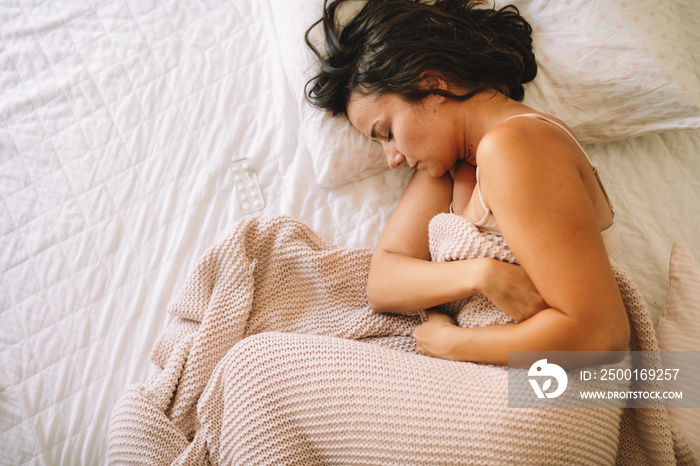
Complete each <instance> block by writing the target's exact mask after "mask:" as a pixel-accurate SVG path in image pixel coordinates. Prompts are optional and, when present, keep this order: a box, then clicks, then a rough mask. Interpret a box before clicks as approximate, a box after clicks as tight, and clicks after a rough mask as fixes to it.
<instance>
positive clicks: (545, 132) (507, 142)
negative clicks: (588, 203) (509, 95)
mask: <svg viewBox="0 0 700 466" xmlns="http://www.w3.org/2000/svg"><path fill="white" fill-rule="evenodd" d="M560 123H561V122H560ZM561 124H563V123H561ZM579 152H580V149H579V147H578V145H577V144H576V142H575V141H574V140H573V139H572V138H571V136H569V135H568V134H567V133H566V132H565V131H563V130H562V129H561V128H559V127H557V126H556V125H554V124H552V123H551V122H548V121H546V120H542V119H539V118H513V119H511V120H508V121H506V122H504V123H502V124H500V125H498V126H496V127H495V128H493V129H491V130H490V131H489V132H488V133H486V135H484V137H483V139H482V140H481V142H480V143H479V147H478V151H477V161H478V164H479V166H480V167H482V168H481V170H482V171H483V170H484V169H486V168H487V167H488V168H491V167H494V168H496V169H499V168H503V167H504V166H508V165H512V164H513V163H515V164H516V165H520V164H523V165H530V164H532V163H533V162H537V164H550V163H552V164H555V165H560V164H564V165H577V163H578V160H579V155H578V154H579ZM537 166H538V165H535V166H534V167H535V168H536V167H537Z"/></svg>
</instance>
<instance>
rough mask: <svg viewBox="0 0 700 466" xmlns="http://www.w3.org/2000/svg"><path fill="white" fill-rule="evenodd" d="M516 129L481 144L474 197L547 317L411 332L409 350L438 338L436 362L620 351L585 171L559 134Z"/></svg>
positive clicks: (618, 311)
mask: <svg viewBox="0 0 700 466" xmlns="http://www.w3.org/2000/svg"><path fill="white" fill-rule="evenodd" d="M518 125H524V126H526V127H525V128H523V127H520V128H518V127H515V126H514V125H511V124H509V125H501V126H499V127H497V128H496V129H494V130H492V132H490V133H489V134H488V135H487V136H486V137H485V138H484V140H482V142H481V144H480V146H479V153H478V157H479V164H480V167H481V170H480V175H481V180H480V181H481V189H482V193H483V195H484V197H485V198H486V200H487V202H488V204H489V205H490V207H491V209H492V211H493V214H494V216H495V217H496V219H497V220H498V224H499V227H500V228H501V231H502V233H503V236H504V238H505V239H506V241H507V242H508V244H509V246H510V248H511V249H512V251H513V253H514V254H515V256H516V257H517V258H518V260H519V262H520V264H521V265H522V267H523V269H524V270H525V272H526V273H527V275H528V276H529V277H530V279H531V280H532V282H533V283H534V285H535V287H536V288H537V290H538V291H539V293H540V294H541V295H542V298H543V299H544V300H545V301H546V302H547V303H548V306H549V308H548V309H545V310H544V311H541V312H539V313H537V314H535V315H534V316H532V317H531V318H530V319H528V320H526V321H524V322H522V323H519V324H508V325H500V326H490V327H483V328H478V329H458V328H457V327H455V326H450V325H449V322H447V320H446V319H444V318H438V320H435V319H433V322H432V324H433V325H428V326H425V327H423V328H422V329H420V328H419V329H417V330H416V332H417V333H416V339H417V340H418V343H419V346H421V341H420V340H421V339H422V340H423V345H422V346H423V347H424V348H427V347H428V346H429V345H430V344H432V343H430V342H429V341H428V340H430V341H431V342H436V341H438V340H439V339H440V336H438V334H440V335H442V338H443V343H444V346H442V349H441V351H444V352H445V353H444V354H443V355H442V356H441V357H450V358H457V359H460V360H470V361H476V362H490V363H498V364H505V363H506V362H507V356H508V351H528V350H562V351H564V350H568V351H577V350H580V351H585V350H598V351H606V350H624V349H627V346H628V341H629V322H628V320H627V314H626V311H625V308H624V305H623V302H622V298H621V296H620V292H619V289H618V286H617V282H616V280H615V277H614V274H613V272H612V268H611V266H610V262H609V259H608V257H607V253H606V251H605V245H604V243H603V240H602V237H601V235H600V227H599V225H598V222H597V219H596V216H595V214H594V209H593V204H592V202H591V199H590V196H589V192H588V191H587V189H586V186H585V183H584V181H583V178H582V170H584V169H590V167H588V166H587V164H586V166H585V167H584V166H583V165H582V164H581V163H579V162H580V160H581V159H580V154H579V153H578V147H577V146H576V145H575V144H574V143H573V141H571V140H570V138H569V137H568V136H567V135H566V134H564V133H562V132H561V131H560V130H558V129H556V128H554V127H551V128H550V127H549V126H548V125H543V124H540V123H538V122H537V121H532V120H529V119H520V121H519V122H518ZM533 141H536V142H537V143H536V144H533V143H532V142H533ZM429 332H430V333H431V336H430V337H429V338H428V337H426V335H427V333H429ZM450 342H451V343H450ZM438 346H439V345H438ZM430 351H431V350H430V349H427V350H426V352H428V353H429V352H430Z"/></svg>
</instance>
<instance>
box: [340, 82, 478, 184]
mask: <svg viewBox="0 0 700 466" xmlns="http://www.w3.org/2000/svg"><path fill="white" fill-rule="evenodd" d="M445 102H448V101H446V100H445V98H444V97H441V96H437V95H430V96H428V97H426V98H425V99H424V100H423V101H422V102H419V103H410V102H406V101H405V100H404V99H403V98H402V97H401V96H399V95H398V94H385V95H383V96H381V97H379V98H377V97H376V96H373V95H365V94H360V93H355V94H353V95H352V96H351V97H350V100H349V101H348V105H347V113H348V118H349V119H350V122H351V123H352V125H353V126H354V127H355V128H357V129H358V130H359V131H360V132H361V133H362V134H364V135H365V136H367V137H369V138H371V139H374V140H376V141H379V142H380V143H381V144H382V147H383V148H384V154H385V155H386V160H387V162H388V164H389V166H390V167H391V168H398V167H399V166H400V165H402V164H404V163H405V164H407V165H408V166H409V167H411V168H413V169H417V170H426V171H428V172H429V173H430V174H431V175H432V176H434V177H440V176H442V175H444V174H445V172H447V171H448V170H449V169H450V168H452V166H453V165H454V164H455V163H456V162H457V160H458V159H461V158H464V156H465V150H464V140H463V138H462V137H460V136H459V132H458V131H456V128H457V125H456V122H455V120H454V118H452V117H451V115H450V112H449V111H448V109H447V107H448V106H447V105H443V104H445Z"/></svg>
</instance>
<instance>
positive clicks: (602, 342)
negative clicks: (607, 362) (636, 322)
mask: <svg viewBox="0 0 700 466" xmlns="http://www.w3.org/2000/svg"><path fill="white" fill-rule="evenodd" d="M629 343H630V326H629V321H628V319H627V314H626V313H625V315H624V319H619V320H616V321H614V322H610V323H607V325H606V324H602V325H600V326H599V329H598V331H597V332H596V338H591V339H590V340H589V344H588V345H587V346H588V347H587V348H586V350H587V351H599V352H606V353H610V357H611V358H613V359H616V358H618V357H619V360H622V359H624V357H625V356H624V353H626V352H627V351H628V350H629ZM615 355H617V356H615Z"/></svg>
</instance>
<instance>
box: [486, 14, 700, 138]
mask: <svg viewBox="0 0 700 466" xmlns="http://www.w3.org/2000/svg"><path fill="white" fill-rule="evenodd" d="M685 1H687V0H619V1H609V0H607V1H599V0H560V1H557V2H551V1H547V0H513V1H510V2H505V1H502V0H498V1H497V2H496V5H497V6H503V5H505V4H507V3H511V4H514V5H515V6H517V7H518V8H519V10H520V12H521V13H522V14H523V16H524V17H525V18H526V19H527V20H528V21H529V22H530V25H531V26H532V28H533V45H534V50H535V56H536V59H537V64H538V73H537V77H536V78H535V80H534V81H533V82H531V83H528V84H527V85H526V92H525V102H524V103H525V104H527V105H529V106H531V107H533V108H535V109H536V110H539V111H542V112H545V113H548V114H550V115H553V116H556V117H558V118H560V119H562V120H563V121H565V122H566V123H567V124H568V125H569V126H570V127H571V129H572V130H573V131H574V133H575V134H576V136H577V138H578V139H579V140H580V141H581V142H584V143H595V142H605V141H612V140H618V139H626V138H629V137H633V136H637V135H641V134H645V133H649V132H659V131H666V130H676V129H684V128H698V127H700V111H699V110H698V109H699V107H700V83H699V82H698V68H699V67H700V64H698V63H696V62H695V60H694V57H693V51H692V50H691V45H690V42H689V39H690V38H689V37H688V34H687V33H686V31H690V29H691V28H690V27H687V26H686V25H685V24H684V21H683V11H686V10H684V8H685V7H686V4H685V3H684V2H685ZM687 6H688V7H689V6H690V5H689V3H688V4H687ZM687 11H691V10H690V8H688V10H687ZM684 26H686V27H684ZM688 26H690V25H688ZM698 46H700V44H699V43H698V42H697V40H696V42H695V48H697V47H698Z"/></svg>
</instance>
